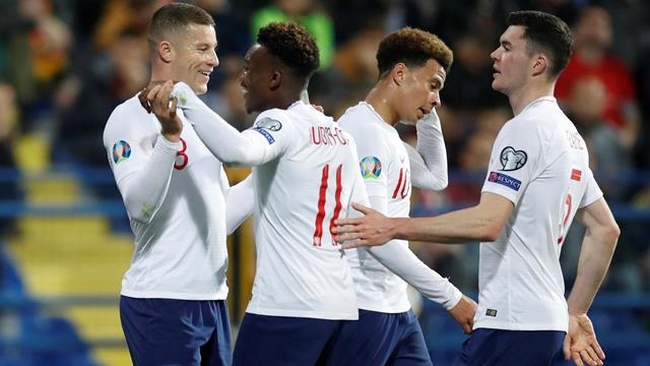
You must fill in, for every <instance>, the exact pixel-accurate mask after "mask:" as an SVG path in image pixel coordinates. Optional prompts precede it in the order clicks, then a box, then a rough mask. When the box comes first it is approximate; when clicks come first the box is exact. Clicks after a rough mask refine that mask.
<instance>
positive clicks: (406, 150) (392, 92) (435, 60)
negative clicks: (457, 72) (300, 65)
mask: <svg viewBox="0 0 650 366" xmlns="http://www.w3.org/2000/svg"><path fill="white" fill-rule="evenodd" d="M376 58H377V64H378V67H379V79H378V80H377V83H376V84H375V86H374V87H373V88H372V89H371V90H370V92H369V93H368V95H367V96H366V98H365V100H364V101H361V102H359V103H358V104H357V105H356V106H353V107H350V108H348V110H347V111H346V112H345V114H344V115H343V116H342V117H341V118H340V119H339V125H340V126H341V128H343V130H345V131H346V132H348V133H350V134H351V135H352V137H354V139H355V141H356V142H357V152H358V155H359V157H360V159H361V160H360V162H359V165H360V167H361V175H362V176H363V178H364V182H365V184H366V189H367V191H368V196H369V201H370V204H371V205H372V207H373V208H375V209H377V210H379V211H380V212H382V213H385V214H387V215H388V216H393V217H406V216H408V215H409V213H410V201H411V181H413V185H415V186H417V187H418V188H424V189H431V190H442V189H444V188H445V187H446V186H447V181H448V178H447V155H446V148H445V142H444V139H443V134H442V128H441V125H440V120H439V119H438V116H437V114H436V111H435V107H437V106H439V105H440V91H441V90H442V88H443V86H444V83H445V79H446V76H447V72H448V71H449V69H450V67H451V64H452V62H453V53H452V51H451V50H450V49H449V47H447V45H446V44H445V43H444V42H443V41H442V40H441V39H440V38H438V37H437V36H436V35H434V34H431V33H429V32H425V31H423V30H420V29H415V28H410V27H405V28H402V29H400V30H397V31H395V32H393V33H391V34H389V35H388V36H386V38H384V39H383V40H382V41H381V42H380V43H379V48H378V50H377V54H376ZM398 123H403V124H406V125H415V126H416V130H417V138H418V141H417V150H416V149H414V148H413V147H411V146H410V145H408V144H406V143H404V142H403V141H402V140H401V139H400V136H399V134H398V133H397V131H396V130H395V126H396V125H397V124H398ZM377 167H380V168H377ZM387 247H395V248H401V249H402V251H403V254H402V256H401V257H400V259H401V260H405V259H406V258H408V257H412V258H414V260H413V264H412V265H411V267H412V268H419V273H420V275H419V277H421V278H426V279H427V280H428V281H427V282H424V284H425V286H424V287H420V288H418V287H416V286H414V287H415V288H416V289H417V290H419V291H420V293H421V294H422V295H423V296H425V297H427V298H429V299H431V300H433V301H435V302H438V303H440V304H441V305H442V306H444V307H445V308H446V309H447V310H449V312H450V314H451V315H452V316H453V317H454V319H455V320H456V321H457V322H458V323H459V324H460V325H461V327H462V328H463V330H464V331H465V332H466V333H469V332H470V331H471V329H472V324H473V318H474V313H475V311H476V310H475V309H476V304H475V303H474V301H472V300H471V299H470V298H468V297H467V296H463V294H462V293H461V292H460V291H459V290H458V289H457V288H456V287H455V286H454V285H452V284H451V283H450V282H449V281H448V280H447V279H445V278H443V277H441V276H440V275H439V274H438V273H436V272H435V271H433V270H432V269H430V268H429V267H428V266H427V265H426V264H424V263H422V262H421V261H419V260H417V258H416V257H415V255H414V254H413V253H412V252H411V251H410V250H409V248H408V243H407V242H406V241H405V240H393V241H392V242H391V243H389V244H388V245H387ZM376 249H377V248H373V249H371V253H372V252H374V253H377V252H378V251H377V250H376ZM382 249H384V248H382ZM346 253H347V254H348V261H349V263H350V267H351V269H352V276H353V278H354V280H355V284H356V285H357V286H356V290H357V301H358V303H359V321H358V322H355V323H348V324H346V326H344V328H343V330H342V332H341V334H340V335H339V337H340V338H342V339H344V340H345V341H344V344H345V348H342V352H345V353H346V354H347V356H345V359H347V360H348V361H349V362H350V364H352V365H357V364H371V365H388V364H390V365H400V364H402V363H404V362H406V363H408V364H409V365H422V366H424V365H431V364H432V361H431V357H430V356H429V350H428V349H427V346H426V343H425V340H424V336H423V334H422V329H421V328H420V325H419V323H418V319H417V317H416V315H415V313H414V312H413V310H412V309H411V305H410V302H409V299H408V296H407V291H406V289H407V286H406V285H407V282H408V278H405V279H407V282H405V281H403V280H401V279H400V278H398V276H397V275H401V274H400V273H399V272H396V273H393V272H391V271H390V270H389V269H388V268H386V267H384V266H382V265H381V264H380V263H378V262H377V261H376V260H375V259H374V258H371V257H368V255H367V254H366V253H365V250H362V251H358V250H357V249H353V250H349V251H347V252H346ZM403 278H404V277H403ZM411 285H413V284H412V283H411Z"/></svg>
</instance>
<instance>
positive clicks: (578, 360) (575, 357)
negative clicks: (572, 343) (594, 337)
mask: <svg viewBox="0 0 650 366" xmlns="http://www.w3.org/2000/svg"><path fill="white" fill-rule="evenodd" d="M571 358H572V359H573V363H574V364H576V366H584V363H582V358H581V357H580V353H579V352H571Z"/></svg>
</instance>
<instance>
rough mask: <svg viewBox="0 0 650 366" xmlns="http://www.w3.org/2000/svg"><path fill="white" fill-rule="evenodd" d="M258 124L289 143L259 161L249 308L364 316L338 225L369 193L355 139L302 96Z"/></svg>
mask: <svg viewBox="0 0 650 366" xmlns="http://www.w3.org/2000/svg"><path fill="white" fill-rule="evenodd" d="M255 128H256V129H257V130H262V131H260V133H262V134H264V135H265V136H267V140H268V141H269V143H271V144H273V143H277V144H279V145H280V146H283V147H281V149H282V153H281V154H280V155H279V156H278V158H276V159H274V160H271V161H269V162H268V163H266V164H263V165H260V166H258V167H255V168H253V174H254V175H255V178H256V194H257V197H256V207H255V241H256V246H257V274H256V277H255V283H254V288H253V298H252V300H251V302H250V304H249V307H248V309H247V311H248V312H251V313H257V314H263V315H281V316H297V317H311V318H322V319H356V318H357V305H356V299H355V294H354V288H353V284H352V279H351V276H350V271H349V268H348V265H347V262H346V258H345V255H344V253H343V251H342V250H341V249H340V246H339V245H338V244H337V243H335V242H334V241H333V239H332V234H331V232H330V229H331V228H332V227H333V226H334V220H335V219H336V218H337V217H344V216H346V215H347V212H348V208H349V205H350V202H351V200H353V199H354V200H355V201H359V200H362V201H363V200H365V189H363V188H364V187H363V183H362V182H361V184H359V182H360V176H359V173H358V166H357V161H358V160H357V157H356V148H355V146H354V142H353V140H352V139H351V138H350V137H349V136H348V135H347V134H346V133H345V132H343V131H342V130H341V129H340V128H339V127H338V126H337V124H336V123H335V122H334V121H333V120H332V119H331V118H329V117H326V116H325V115H323V114H322V113H320V112H318V111H316V110H315V109H314V108H313V107H312V106H310V105H306V104H304V103H301V102H298V103H295V104H294V105H292V106H291V107H290V108H289V109H288V110H279V109H274V110H270V111H266V112H263V113H262V114H260V116H258V119H257V121H256V124H255ZM356 195H360V196H356ZM354 197H358V198H354Z"/></svg>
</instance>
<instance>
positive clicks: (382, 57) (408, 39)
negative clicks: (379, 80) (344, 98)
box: [376, 27, 454, 77]
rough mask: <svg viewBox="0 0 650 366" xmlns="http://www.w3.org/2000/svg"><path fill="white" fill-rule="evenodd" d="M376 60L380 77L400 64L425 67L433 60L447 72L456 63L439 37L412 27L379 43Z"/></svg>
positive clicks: (392, 34)
mask: <svg viewBox="0 0 650 366" xmlns="http://www.w3.org/2000/svg"><path fill="white" fill-rule="evenodd" d="M376 58H377V66H378V68H379V75H380V77H383V76H385V75H386V73H387V72H389V71H390V70H391V69H392V68H393V67H394V66H395V65H396V64H398V63H400V62H402V63H404V64H405V65H406V66H409V67H413V66H423V65H424V64H426V63H427V61H428V60H431V59H433V60H436V61H438V63H439V64H440V66H442V67H443V68H444V69H445V71H446V72H449V69H450V68H451V64H452V63H453V62H454V54H453V52H452V51H451V49H450V48H449V47H448V46H447V45H446V44H445V42H443V41H442V40H441V39H440V38H438V36H436V35H434V34H431V33H429V32H425V31H423V30H421V29H417V28H411V27H405V28H402V29H400V30H398V31H395V32H393V33H391V34H389V35H388V36H387V37H386V38H384V39H383V40H382V41H381V43H379V49H378V50H377V56H376Z"/></svg>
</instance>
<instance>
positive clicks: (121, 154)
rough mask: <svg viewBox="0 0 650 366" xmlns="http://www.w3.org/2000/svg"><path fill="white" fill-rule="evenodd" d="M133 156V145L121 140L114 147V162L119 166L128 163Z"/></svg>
mask: <svg viewBox="0 0 650 366" xmlns="http://www.w3.org/2000/svg"><path fill="white" fill-rule="evenodd" d="M130 156H131V145H129V143H128V142H126V141H124V140H120V141H118V142H116V143H115V145H113V162H114V163H115V164H119V163H121V162H123V161H126V160H128V159H129V157H130Z"/></svg>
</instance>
